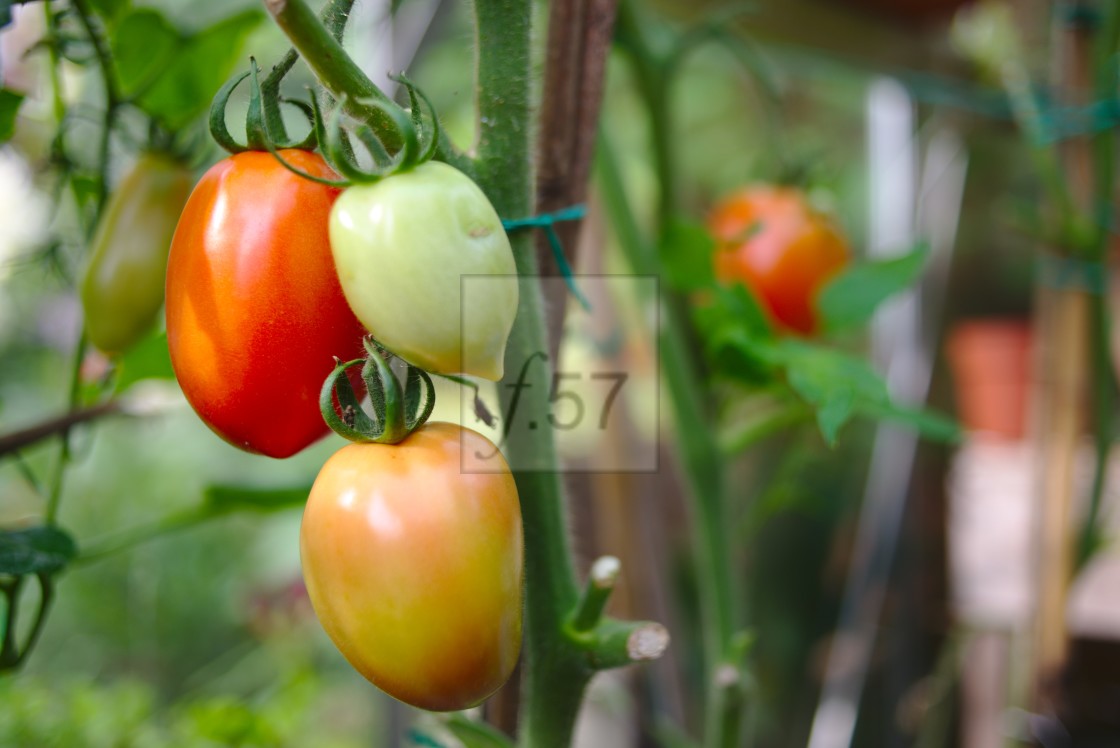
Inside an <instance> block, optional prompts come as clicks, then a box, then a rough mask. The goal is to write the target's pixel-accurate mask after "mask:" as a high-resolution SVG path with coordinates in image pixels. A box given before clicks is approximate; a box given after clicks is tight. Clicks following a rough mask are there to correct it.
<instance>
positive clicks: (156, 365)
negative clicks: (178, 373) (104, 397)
mask: <svg viewBox="0 0 1120 748" xmlns="http://www.w3.org/2000/svg"><path fill="white" fill-rule="evenodd" d="M119 366H120V374H119V375H118V376H117V384H116V391H117V392H118V393H120V392H124V391H125V390H126V389H128V388H129V387H130V386H132V385H133V384H135V383H137V382H139V381H141V380H143V379H174V378H175V371H174V369H172V368H171V352H170V351H169V350H168V348H167V333H163V332H161V333H158V334H156V335H149V336H148V337H146V338H144V339H143V340H141V341H140V342H139V343H137V344H136V345H135V346H133V347H132V348H131V349H129V350H128V351H127V352H126V353H125V354H124V355H123V356H122V357H121V359H120V363H119Z"/></svg>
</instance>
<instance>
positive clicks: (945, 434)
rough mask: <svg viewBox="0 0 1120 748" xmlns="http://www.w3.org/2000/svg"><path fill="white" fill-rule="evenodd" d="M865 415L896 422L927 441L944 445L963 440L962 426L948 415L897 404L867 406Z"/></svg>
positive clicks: (862, 411) (862, 409) (863, 411)
mask: <svg viewBox="0 0 1120 748" xmlns="http://www.w3.org/2000/svg"><path fill="white" fill-rule="evenodd" d="M860 411H861V413H862V414H863V415H866V416H868V417H871V418H876V419H879V420H884V421H896V422H898V423H900V424H902V425H904V426H909V427H910V428H912V429H914V430H915V431H917V432H918V433H919V434H921V435H922V436H924V437H925V438H926V439H929V440H931V441H935V442H940V443H942V444H958V443H959V442H960V441H961V438H962V432H961V427H960V424H958V423H957V422H956V421H954V420H953V419H952V418H949V417H948V416H946V415H943V414H941V413H937V412H934V411H931V410H925V409H921V408H908V407H905V406H902V405H897V404H895V403H887V404H885V405H882V404H872V403H868V404H865V405H864V406H862V407H861V408H860Z"/></svg>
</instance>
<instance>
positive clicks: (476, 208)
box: [330, 161, 518, 380]
mask: <svg viewBox="0 0 1120 748" xmlns="http://www.w3.org/2000/svg"><path fill="white" fill-rule="evenodd" d="M330 237H331V248H332V250H333V251H334V258H335V262H336V263H337V266H338V273H339V279H340V280H341V282H342V288H343V291H344V292H345V293H346V298H347V300H349V302H350V306H351V307H352V308H353V309H354V312H355V314H357V315H358V318H359V319H360V320H362V322H363V323H365V325H366V328H367V329H369V331H370V332H371V333H373V335H374V337H376V338H377V340H378V341H379V342H380V343H382V344H383V345H385V346H386V347H387V348H388V349H390V350H391V351H393V353H395V354H397V355H398V356H400V357H401V358H403V359H405V360H406V361H408V362H410V363H412V364H415V365H416V366H419V367H421V368H424V369H427V370H428V371H432V372H436V373H442V374H456V373H465V374H472V375H475V376H480V377H484V378H486V379H491V380H498V379H501V377H502V366H503V356H504V353H505V347H506V339H507V338H508V337H509V332H510V329H511V328H512V327H513V319H514V316H515V315H516V313H517V296H518V292H517V283H516V282H513V281H511V282H509V283H501V284H490V285H488V286H487V289H488V291H490V292H489V293H488V294H487V295H486V297H485V299H484V300H482V301H481V303H472V305H471V308H470V310H469V311H468V310H462V309H461V305H462V303H463V302H462V298H463V294H462V286H461V284H462V278H463V276H470V275H488V276H493V275H500V276H510V277H511V278H512V277H513V276H516V274H517V270H516V267H515V265H514V260H513V252H512V250H511V249H510V244H509V239H508V238H507V236H506V233H505V230H504V229H503V228H502V221H501V219H500V218H499V217H498V214H497V212H495V210H494V208H493V206H492V205H491V204H490V201H489V200H487V199H486V195H485V194H484V193H483V192H482V190H481V189H479V187H478V185H476V184H475V183H474V182H473V181H471V179H470V178H469V177H468V176H466V175H465V174H463V173H462V172H460V171H459V170H457V169H455V168H454V167H451V166H448V165H447V164H444V163H439V162H435V161H428V162H426V163H423V164H421V165H419V166H417V167H415V168H413V169H410V170H408V171H404V172H401V173H398V174H394V175H392V176H389V177H386V178H385V179H382V180H380V181H377V182H373V183H370V184H359V185H355V186H353V187H350V188H349V189H347V190H346V191H345V192H344V193H343V194H342V196H341V197H340V198H339V199H338V202H336V203H335V206H334V209H333V210H332V211H331V221H330ZM472 301H473V300H472Z"/></svg>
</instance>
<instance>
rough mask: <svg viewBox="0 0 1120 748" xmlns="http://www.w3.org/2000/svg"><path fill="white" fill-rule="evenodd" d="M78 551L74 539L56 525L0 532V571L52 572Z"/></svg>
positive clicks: (12, 573)
mask: <svg viewBox="0 0 1120 748" xmlns="http://www.w3.org/2000/svg"><path fill="white" fill-rule="evenodd" d="M77 553H78V548H77V546H76V545H75V544H74V539H73V538H71V537H70V536H69V535H68V534H67V533H65V532H63V531H62V530H60V529H58V528H57V527H53V526H48V525H42V526H39V527H29V528H27V529H25V530H7V531H4V532H0V574H9V575H12V576H22V575H24V574H43V573H45V574H53V573H54V572H57V571H59V570H60V569H62V568H63V567H64V566H66V564H68V563H70V561H71V560H72V559H73V558H74V556H75V555H77Z"/></svg>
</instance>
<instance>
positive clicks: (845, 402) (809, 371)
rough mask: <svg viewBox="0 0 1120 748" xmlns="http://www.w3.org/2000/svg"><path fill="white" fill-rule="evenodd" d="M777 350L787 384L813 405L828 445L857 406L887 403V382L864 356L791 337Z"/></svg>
mask: <svg viewBox="0 0 1120 748" xmlns="http://www.w3.org/2000/svg"><path fill="white" fill-rule="evenodd" d="M778 350H779V355H780V358H781V361H782V363H784V364H785V367H786V378H787V380H788V381H789V385H790V387H791V388H793V391H794V392H796V393H797V394H798V396H800V397H801V399H803V400H804V401H805V402H806V403H808V404H809V405H811V406H813V407H814V408H815V409H816V411H817V426H818V427H819V428H820V431H821V436H823V437H824V440H825V442H827V443H828V444H829V446H834V445H835V444H836V439H837V437H838V436H839V433H840V429H841V428H842V427H843V426H844V424H846V423H847V422H848V421H849V420H850V419H851V417H852V416H853V415H854V414H855V412H856V410H857V409H863V408H867V407H887V406H889V405H890V397H889V396H888V394H887V385H886V383H885V382H884V381H883V379H882V377H880V376H879V374H878V373H877V372H876V371H875V370H874V369H872V368H871V365H870V364H868V363H867V362H866V361H864V360H863V359H860V358H856V357H855V356H851V355H849V354H847V353H842V352H840V351H836V350H833V349H830V348H823V347H820V346H815V345H810V344H808V343H803V342H799V341H794V340H786V341H783V342H782V344H781V345H780V346H779V348H778Z"/></svg>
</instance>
